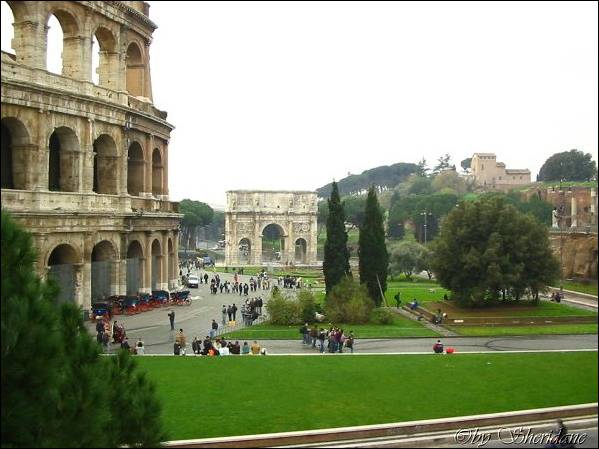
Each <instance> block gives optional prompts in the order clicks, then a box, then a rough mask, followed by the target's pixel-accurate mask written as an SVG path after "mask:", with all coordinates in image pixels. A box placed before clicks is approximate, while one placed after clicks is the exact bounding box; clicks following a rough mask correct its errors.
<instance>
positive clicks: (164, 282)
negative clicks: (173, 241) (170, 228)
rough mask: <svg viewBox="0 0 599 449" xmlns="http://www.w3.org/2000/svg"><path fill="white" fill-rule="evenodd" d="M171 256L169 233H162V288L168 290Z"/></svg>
mask: <svg viewBox="0 0 599 449" xmlns="http://www.w3.org/2000/svg"><path fill="white" fill-rule="evenodd" d="M169 263H170V257H169V253H168V233H167V232H165V233H163V234H162V276H161V277H160V290H168V283H169V282H168V281H169V278H168V272H169V269H168V267H169Z"/></svg>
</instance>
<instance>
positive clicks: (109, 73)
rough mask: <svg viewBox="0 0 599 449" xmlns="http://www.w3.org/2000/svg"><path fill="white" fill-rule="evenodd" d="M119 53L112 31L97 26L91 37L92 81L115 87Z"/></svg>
mask: <svg viewBox="0 0 599 449" xmlns="http://www.w3.org/2000/svg"><path fill="white" fill-rule="evenodd" d="M118 65H119V55H118V53H117V52H116V41H115V38H114V35H113V34H112V32H111V31H110V30H109V29H107V28H104V27H99V28H98V29H97V30H96V32H95V34H94V37H93V46H92V81H93V82H94V84H98V85H100V86H103V87H109V88H113V89H116V87H117V79H116V78H117V76H118Z"/></svg>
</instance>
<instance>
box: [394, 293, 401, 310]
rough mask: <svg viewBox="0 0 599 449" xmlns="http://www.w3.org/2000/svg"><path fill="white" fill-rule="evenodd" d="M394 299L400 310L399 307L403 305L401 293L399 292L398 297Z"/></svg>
mask: <svg viewBox="0 0 599 449" xmlns="http://www.w3.org/2000/svg"><path fill="white" fill-rule="evenodd" d="M394 298H395V302H396V303H397V308H398V309H399V305H400V304H401V292H397V295H395V296H394Z"/></svg>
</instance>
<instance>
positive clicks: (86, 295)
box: [73, 262, 92, 313]
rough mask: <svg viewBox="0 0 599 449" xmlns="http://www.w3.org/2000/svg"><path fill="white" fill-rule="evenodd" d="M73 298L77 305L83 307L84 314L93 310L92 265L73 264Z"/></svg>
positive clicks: (87, 263)
mask: <svg viewBox="0 0 599 449" xmlns="http://www.w3.org/2000/svg"><path fill="white" fill-rule="evenodd" d="M73 277H74V285H73V296H74V300H75V304H77V305H78V306H81V308H82V309H83V311H84V313H85V312H88V313H89V311H90V310H91V307H92V301H91V296H92V295H91V288H92V285H91V263H90V262H85V263H76V264H73Z"/></svg>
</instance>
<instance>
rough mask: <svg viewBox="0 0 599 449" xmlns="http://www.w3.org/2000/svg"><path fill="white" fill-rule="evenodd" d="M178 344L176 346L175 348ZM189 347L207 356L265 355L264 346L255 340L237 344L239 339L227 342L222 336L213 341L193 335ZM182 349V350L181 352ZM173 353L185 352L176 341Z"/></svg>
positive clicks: (194, 351) (195, 352) (182, 353)
mask: <svg viewBox="0 0 599 449" xmlns="http://www.w3.org/2000/svg"><path fill="white" fill-rule="evenodd" d="M177 346H178V348H177ZM191 349H192V350H193V353H194V354H196V355H207V356H227V355H244V354H251V355H266V354H267V351H266V348H262V347H261V346H260V345H259V344H258V342H257V341H254V343H253V344H252V345H251V346H250V345H249V344H248V342H247V341H244V342H243V345H240V344H239V341H236V342H235V343H233V342H232V341H229V342H227V341H226V340H225V339H224V338H222V337H218V338H216V340H215V341H212V339H211V338H210V337H208V336H206V337H205V338H204V340H203V341H202V340H201V339H199V338H198V337H195V338H194V339H193V341H192V342H191ZM182 351H183V352H182ZM174 352H175V355H184V354H185V352H184V350H183V349H182V347H181V345H180V344H178V342H175V351H174Z"/></svg>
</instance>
